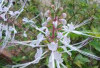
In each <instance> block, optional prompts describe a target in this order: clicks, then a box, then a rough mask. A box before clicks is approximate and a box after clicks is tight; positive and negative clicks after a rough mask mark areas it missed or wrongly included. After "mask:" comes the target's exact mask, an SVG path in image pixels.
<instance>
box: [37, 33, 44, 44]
mask: <svg viewBox="0 0 100 68" xmlns="http://www.w3.org/2000/svg"><path fill="white" fill-rule="evenodd" d="M44 39H45V38H44V35H43V34H41V33H39V34H38V35H37V40H38V42H39V41H40V42H41V41H43V40H44Z"/></svg>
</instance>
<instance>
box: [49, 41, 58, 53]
mask: <svg viewBox="0 0 100 68" xmlns="http://www.w3.org/2000/svg"><path fill="white" fill-rule="evenodd" d="M57 47H58V44H57V43H55V42H51V43H50V44H48V48H49V50H51V51H56V50H57Z"/></svg>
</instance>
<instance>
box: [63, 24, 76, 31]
mask: <svg viewBox="0 0 100 68" xmlns="http://www.w3.org/2000/svg"><path fill="white" fill-rule="evenodd" d="M63 30H64V31H66V32H72V31H74V30H75V26H74V25H73V24H72V23H71V24H68V25H67V26H63Z"/></svg>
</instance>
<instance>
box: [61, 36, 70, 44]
mask: <svg viewBox="0 0 100 68" xmlns="http://www.w3.org/2000/svg"><path fill="white" fill-rule="evenodd" d="M62 42H63V43H64V44H66V45H69V44H70V38H68V37H63V40H62Z"/></svg>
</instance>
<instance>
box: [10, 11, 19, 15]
mask: <svg viewBox="0 0 100 68" xmlns="http://www.w3.org/2000/svg"><path fill="white" fill-rule="evenodd" d="M19 13H20V12H19V11H15V12H13V11H9V14H10V15H11V16H15V15H17V14H19Z"/></svg>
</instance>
